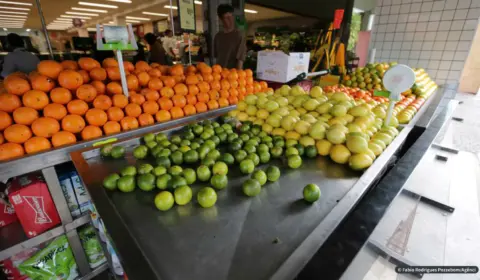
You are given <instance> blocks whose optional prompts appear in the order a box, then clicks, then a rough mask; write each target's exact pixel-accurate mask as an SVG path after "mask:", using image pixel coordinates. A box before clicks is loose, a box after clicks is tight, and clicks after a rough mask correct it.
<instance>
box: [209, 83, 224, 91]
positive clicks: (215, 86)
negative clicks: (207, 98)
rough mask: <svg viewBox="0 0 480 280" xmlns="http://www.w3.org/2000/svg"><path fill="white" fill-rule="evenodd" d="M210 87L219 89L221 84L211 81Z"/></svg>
mask: <svg viewBox="0 0 480 280" xmlns="http://www.w3.org/2000/svg"><path fill="white" fill-rule="evenodd" d="M210 88H211V89H214V90H221V89H222V86H221V84H220V82H219V81H213V82H211V83H210Z"/></svg>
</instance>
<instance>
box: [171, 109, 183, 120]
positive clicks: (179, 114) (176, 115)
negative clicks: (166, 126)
mask: <svg viewBox="0 0 480 280" xmlns="http://www.w3.org/2000/svg"><path fill="white" fill-rule="evenodd" d="M170 115H172V119H179V118H182V117H183V116H184V115H185V114H184V113H183V110H182V108H179V107H173V108H172V109H170Z"/></svg>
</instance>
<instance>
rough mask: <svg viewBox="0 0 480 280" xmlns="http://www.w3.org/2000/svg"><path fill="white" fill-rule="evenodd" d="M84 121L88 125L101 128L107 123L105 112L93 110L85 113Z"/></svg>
mask: <svg viewBox="0 0 480 280" xmlns="http://www.w3.org/2000/svg"><path fill="white" fill-rule="evenodd" d="M85 119H86V120H87V122H88V124H90V125H95V126H102V125H104V124H105V123H106V122H107V121H108V116H107V113H105V111H103V110H101V109H97V108H93V109H90V110H88V111H87V113H86V114H85Z"/></svg>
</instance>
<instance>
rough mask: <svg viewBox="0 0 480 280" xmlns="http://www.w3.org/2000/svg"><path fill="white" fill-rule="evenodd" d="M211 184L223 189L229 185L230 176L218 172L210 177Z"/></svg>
mask: <svg viewBox="0 0 480 280" xmlns="http://www.w3.org/2000/svg"><path fill="white" fill-rule="evenodd" d="M210 184H211V185H212V187H214V188H216V189H217V190H221V189H224V188H226V187H227V185H228V178H227V175H221V174H216V175H213V176H212V178H211V179H210Z"/></svg>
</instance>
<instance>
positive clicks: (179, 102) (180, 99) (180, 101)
mask: <svg viewBox="0 0 480 280" xmlns="http://www.w3.org/2000/svg"><path fill="white" fill-rule="evenodd" d="M172 101H173V106H175V107H179V108H183V107H185V105H186V104H187V99H186V98H185V96H183V95H174V96H173V97H172Z"/></svg>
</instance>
